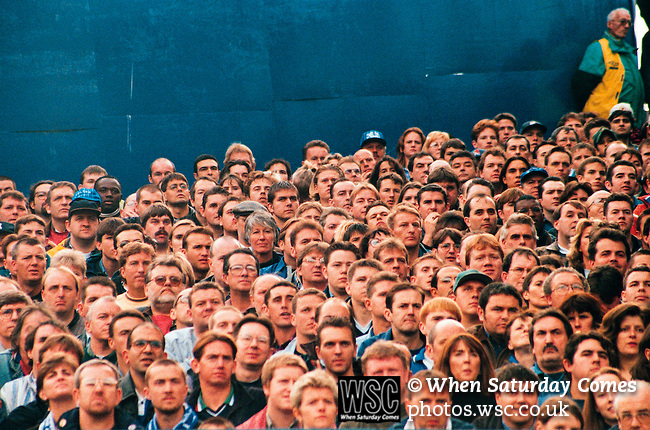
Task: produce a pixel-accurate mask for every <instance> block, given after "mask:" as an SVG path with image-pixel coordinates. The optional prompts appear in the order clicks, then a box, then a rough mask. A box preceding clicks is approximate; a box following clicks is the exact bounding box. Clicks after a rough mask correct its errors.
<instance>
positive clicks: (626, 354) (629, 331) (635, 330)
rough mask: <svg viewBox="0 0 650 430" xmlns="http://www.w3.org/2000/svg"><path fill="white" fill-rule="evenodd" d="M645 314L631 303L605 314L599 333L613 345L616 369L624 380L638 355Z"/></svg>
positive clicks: (645, 319)
mask: <svg viewBox="0 0 650 430" xmlns="http://www.w3.org/2000/svg"><path fill="white" fill-rule="evenodd" d="M647 318H648V317H647V314H646V313H645V312H644V311H643V310H642V309H641V308H640V307H639V306H638V305H635V304H632V303H623V304H620V305H618V306H616V307H615V308H614V309H612V310H611V311H609V312H607V313H606V314H605V316H604V317H603V323H602V325H601V327H600V331H601V333H602V334H603V336H605V337H606V338H607V339H609V341H610V342H612V345H614V352H615V354H616V355H615V361H616V362H615V363H614V364H617V366H616V367H618V369H620V371H621V375H623V378H625V379H626V380H629V379H631V374H630V370H631V369H632V366H634V364H635V362H636V360H637V357H638V355H639V343H640V342H641V338H642V337H643V333H644V331H645V329H646V326H647V325H648V321H647Z"/></svg>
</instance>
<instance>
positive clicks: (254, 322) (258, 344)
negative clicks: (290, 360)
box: [233, 315, 275, 389]
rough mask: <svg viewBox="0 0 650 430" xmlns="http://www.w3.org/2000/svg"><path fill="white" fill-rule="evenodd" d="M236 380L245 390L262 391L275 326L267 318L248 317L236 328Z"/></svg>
mask: <svg viewBox="0 0 650 430" xmlns="http://www.w3.org/2000/svg"><path fill="white" fill-rule="evenodd" d="M233 334H234V337H235V345H237V355H236V356H235V379H237V381H239V382H240V383H241V384H242V385H244V387H245V388H250V387H257V388H259V389H262V366H264V363H265V362H266V361H267V360H268V359H269V358H270V357H271V352H272V350H271V345H272V344H273V343H274V342H275V339H274V337H273V325H272V324H271V322H270V321H269V320H268V319H266V318H258V317H256V316H253V315H247V316H246V317H244V319H242V320H241V321H239V322H238V323H237V325H236V326H235V332H234V333H233Z"/></svg>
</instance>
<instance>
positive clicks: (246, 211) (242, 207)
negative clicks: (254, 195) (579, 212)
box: [232, 200, 268, 217]
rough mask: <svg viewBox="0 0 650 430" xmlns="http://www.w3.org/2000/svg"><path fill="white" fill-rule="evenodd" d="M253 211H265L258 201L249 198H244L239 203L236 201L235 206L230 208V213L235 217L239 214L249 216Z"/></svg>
mask: <svg viewBox="0 0 650 430" xmlns="http://www.w3.org/2000/svg"><path fill="white" fill-rule="evenodd" d="M255 211H267V212H268V209H266V208H265V207H264V206H262V205H261V204H260V203H257V202H254V201H251V200H246V201H243V202H241V203H238V204H237V206H235V207H234V208H232V214H233V215H235V216H236V217H240V216H245V217H247V216H249V215H250V214H252V213H253V212H255Z"/></svg>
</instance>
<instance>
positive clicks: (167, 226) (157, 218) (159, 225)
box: [141, 203, 174, 256]
mask: <svg viewBox="0 0 650 430" xmlns="http://www.w3.org/2000/svg"><path fill="white" fill-rule="evenodd" d="M141 221H142V227H143V229H144V234H145V235H147V236H149V237H150V238H151V239H153V241H154V242H155V243H156V247H155V249H156V255H158V256H162V255H166V254H168V253H169V252H170V251H169V235H170V233H171V231H172V225H173V221H174V217H173V216H172V213H171V212H170V210H169V209H168V208H167V206H165V205H164V204H162V203H154V204H152V205H151V206H150V207H149V208H148V209H147V210H146V211H144V213H143V214H142V218H141Z"/></svg>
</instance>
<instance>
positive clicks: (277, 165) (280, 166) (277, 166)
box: [264, 158, 292, 181]
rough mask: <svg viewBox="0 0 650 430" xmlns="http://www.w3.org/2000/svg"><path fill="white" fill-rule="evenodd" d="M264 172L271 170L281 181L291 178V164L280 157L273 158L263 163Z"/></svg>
mask: <svg viewBox="0 0 650 430" xmlns="http://www.w3.org/2000/svg"><path fill="white" fill-rule="evenodd" d="M264 171H265V172H271V173H275V174H276V175H278V177H279V178H280V180H281V181H290V180H291V173H292V172H291V164H289V162H288V161H286V160H283V159H281V158H274V159H273V160H271V161H269V162H268V163H266V164H265V165H264Z"/></svg>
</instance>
